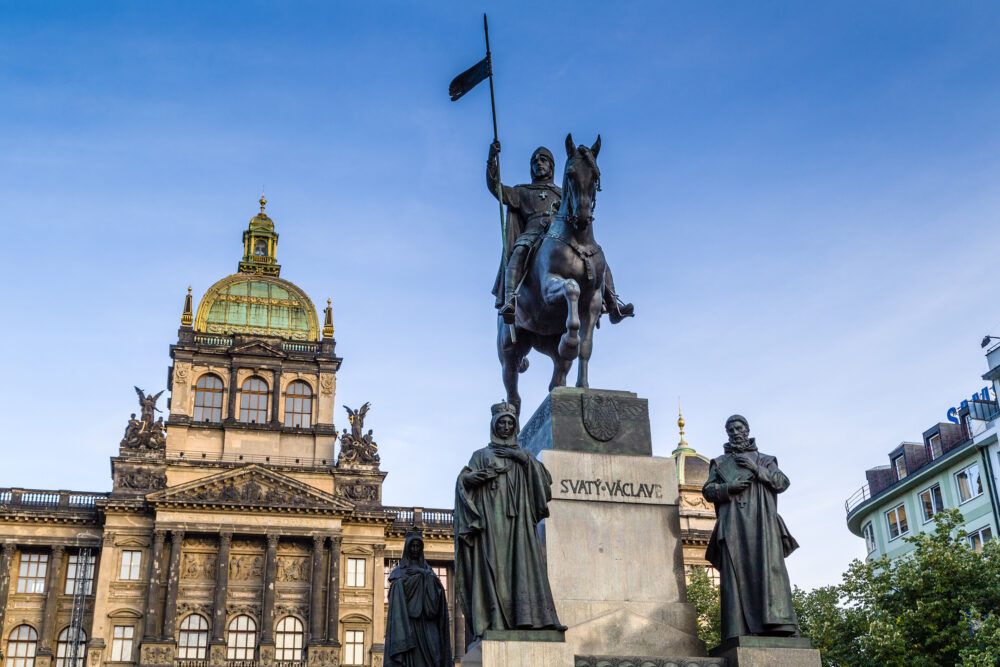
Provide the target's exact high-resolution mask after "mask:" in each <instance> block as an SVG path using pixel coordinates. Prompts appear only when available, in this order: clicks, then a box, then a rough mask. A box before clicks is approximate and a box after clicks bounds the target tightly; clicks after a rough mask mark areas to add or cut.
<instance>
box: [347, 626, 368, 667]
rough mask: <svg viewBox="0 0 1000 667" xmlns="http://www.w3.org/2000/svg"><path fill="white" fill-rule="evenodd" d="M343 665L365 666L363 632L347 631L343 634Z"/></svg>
mask: <svg viewBox="0 0 1000 667" xmlns="http://www.w3.org/2000/svg"><path fill="white" fill-rule="evenodd" d="M344 664H345V665H363V664H365V631H364V630H347V631H345V632H344Z"/></svg>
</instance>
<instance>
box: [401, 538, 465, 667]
mask: <svg viewBox="0 0 1000 667" xmlns="http://www.w3.org/2000/svg"><path fill="white" fill-rule="evenodd" d="M448 632H449V625H448V596H447V595H446V594H445V590H444V586H442V585H441V581H440V580H439V579H438V578H437V575H436V574H434V571H433V570H432V569H431V568H430V566H429V565H427V561H425V560H424V539H423V537H421V536H420V533H408V534H407V535H406V542H405V543H404V545H403V557H402V559H400V561H399V565H397V566H396V568H395V569H393V571H392V573H391V574H390V575H389V611H388V612H387V614H386V622H385V652H384V654H383V656H384V658H385V664H386V666H387V667H389V666H392V667H453V665H454V662H453V660H452V655H451V640H450V638H449V634H448Z"/></svg>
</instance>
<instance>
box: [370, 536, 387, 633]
mask: <svg viewBox="0 0 1000 667" xmlns="http://www.w3.org/2000/svg"><path fill="white" fill-rule="evenodd" d="M374 549H375V557H374V559H373V561H374V562H373V563H372V586H374V588H375V596H374V597H373V600H372V601H373V604H372V640H373V641H374V642H375V643H382V642H384V641H385V592H384V591H385V545H384V544H376V545H375V547H374Z"/></svg>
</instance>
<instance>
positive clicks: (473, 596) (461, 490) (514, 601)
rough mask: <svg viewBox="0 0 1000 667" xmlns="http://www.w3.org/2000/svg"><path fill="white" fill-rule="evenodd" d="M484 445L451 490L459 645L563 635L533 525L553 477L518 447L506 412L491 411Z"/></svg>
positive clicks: (512, 418) (513, 417)
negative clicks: (492, 633) (487, 638)
mask: <svg viewBox="0 0 1000 667" xmlns="http://www.w3.org/2000/svg"><path fill="white" fill-rule="evenodd" d="M492 412H493V417H492V420H491V422H490V444H489V446H487V447H484V448H482V449H480V450H477V451H476V452H475V453H474V454H473V455H472V458H471V459H470V460H469V465H467V466H466V467H465V468H463V469H462V472H461V473H460V474H459V476H458V483H457V484H456V486H455V595H456V598H457V599H458V600H459V601H460V603H461V605H462V611H463V612H465V623H466V634H465V636H466V645H467V646H468V644H471V643H472V642H473V641H475V640H477V639H480V638H482V636H483V634H484V633H485V632H486V631H487V630H518V629H556V630H565V627H564V626H563V625H561V624H560V623H559V619H558V617H557V616H556V609H555V604H554V603H553V601H552V591H551V589H550V588H549V579H548V575H547V573H546V570H545V564H544V563H543V560H542V548H541V545H540V544H539V540H538V531H537V525H538V522H539V521H541V520H542V519H544V518H545V517H547V516H548V515H549V509H548V502H549V500H551V498H552V492H551V485H552V477H551V475H549V471H548V470H546V469H545V466H544V465H542V463H541V462H540V461H539V460H538V459H536V458H535V457H534V456H533V455H532V454H531V453H530V452H528V451H527V450H524V449H521V448H520V447H518V445H517V413H516V411H515V408H514V406H513V405H511V404H509V403H498V404H496V405H494V406H493V408H492Z"/></svg>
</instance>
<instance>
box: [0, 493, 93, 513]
mask: <svg viewBox="0 0 1000 667" xmlns="http://www.w3.org/2000/svg"><path fill="white" fill-rule="evenodd" d="M107 497H108V494H107V493H86V492H81V491H48V490H39V489H17V488H8V489H0V509H3V510H18V509H22V510H27V509H67V510H77V511H83V512H92V511H94V508H95V506H96V505H95V503H96V502H97V500H99V499H101V498H107Z"/></svg>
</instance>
